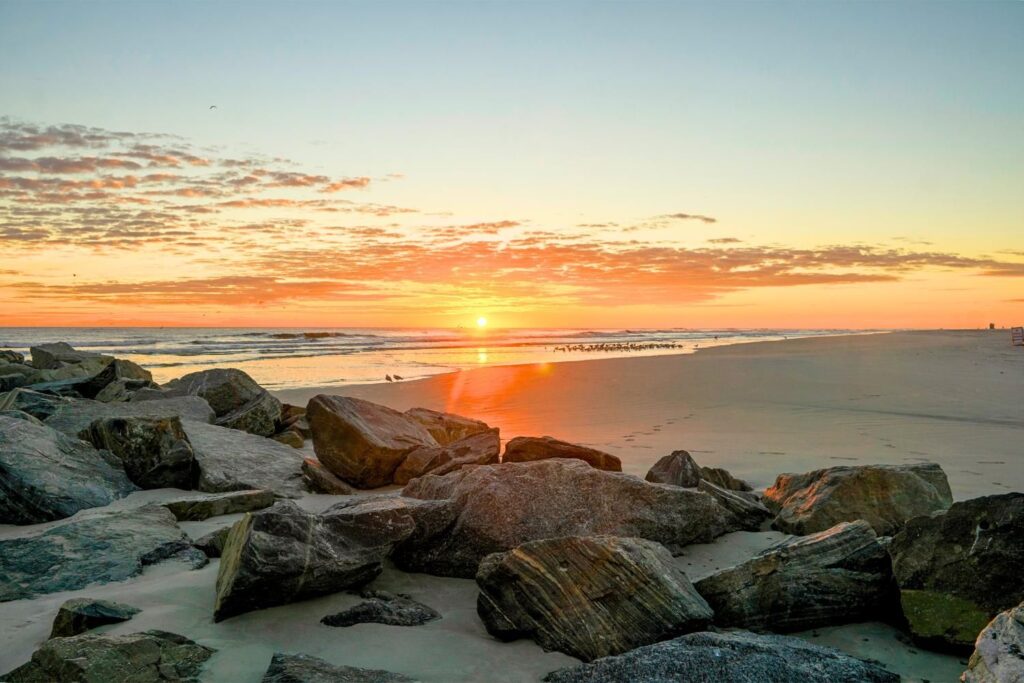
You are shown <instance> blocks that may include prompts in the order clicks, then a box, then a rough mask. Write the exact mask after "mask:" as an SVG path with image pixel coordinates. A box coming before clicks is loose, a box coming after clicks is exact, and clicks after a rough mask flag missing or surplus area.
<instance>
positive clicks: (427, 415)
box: [405, 408, 491, 446]
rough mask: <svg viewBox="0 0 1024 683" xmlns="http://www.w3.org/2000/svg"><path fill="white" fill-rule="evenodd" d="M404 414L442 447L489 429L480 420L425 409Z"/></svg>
mask: <svg viewBox="0 0 1024 683" xmlns="http://www.w3.org/2000/svg"><path fill="white" fill-rule="evenodd" d="M405 414H406V415H407V416H409V417H411V418H412V419H414V420H416V421H417V422H419V423H420V424H421V425H423V426H424V427H426V429H427V431H428V432H430V435H431V436H432V437H434V440H435V441H437V443H438V444H440V445H442V446H445V445H447V444H450V443H452V442H454V441H461V440H462V439H465V438H466V437H467V436H473V435H474V434H479V433H480V432H486V431H488V430H490V429H491V428H490V427H489V426H488V425H487V423H486V422H481V421H480V420H473V419H470V418H468V417H462V416H461V415H455V414H453V413H441V412H438V411H436V410H429V409H427V408H412V409H410V410H407V411H405Z"/></svg>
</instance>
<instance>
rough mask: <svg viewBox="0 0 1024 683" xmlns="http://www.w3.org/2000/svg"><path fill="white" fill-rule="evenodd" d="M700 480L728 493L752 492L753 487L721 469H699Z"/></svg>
mask: <svg viewBox="0 0 1024 683" xmlns="http://www.w3.org/2000/svg"><path fill="white" fill-rule="evenodd" d="M700 478H701V480H703V481H706V482H708V483H711V484H714V485H715V486H718V487H719V488H723V489H726V490H728V491H753V490H754V489H753V487H752V486H751V485H750V484H748V483H747V482H745V481H743V480H742V479H738V478H736V477H734V476H732V474H731V473H730V472H729V470H723V469H722V468H721V467H701V468H700Z"/></svg>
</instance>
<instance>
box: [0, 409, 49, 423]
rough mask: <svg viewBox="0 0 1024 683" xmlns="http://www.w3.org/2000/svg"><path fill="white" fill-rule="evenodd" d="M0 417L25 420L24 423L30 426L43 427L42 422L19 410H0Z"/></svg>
mask: <svg viewBox="0 0 1024 683" xmlns="http://www.w3.org/2000/svg"><path fill="white" fill-rule="evenodd" d="M0 417H10V418H14V419H15V420H25V421H26V422H31V423H32V424H34V425H38V426H40V427H41V426H42V425H43V421H42V420H40V419H38V418H35V417H32V416H31V415H29V414H28V413H25V412H22V411H20V410H0Z"/></svg>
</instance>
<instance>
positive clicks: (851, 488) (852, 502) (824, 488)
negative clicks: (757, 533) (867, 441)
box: [763, 463, 953, 536]
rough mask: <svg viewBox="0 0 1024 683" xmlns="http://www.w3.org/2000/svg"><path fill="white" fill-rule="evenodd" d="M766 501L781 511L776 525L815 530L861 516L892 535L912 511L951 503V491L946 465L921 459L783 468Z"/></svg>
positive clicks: (800, 530) (879, 531)
mask: <svg viewBox="0 0 1024 683" xmlns="http://www.w3.org/2000/svg"><path fill="white" fill-rule="evenodd" d="M763 502H764V504H765V505H766V506H767V507H768V509H769V510H772V511H773V512H776V513H777V515H778V516H777V517H776V518H775V522H774V526H775V527H776V528H777V529H779V530H780V531H784V532H786V533H788V534H813V533H815V532H818V531H824V530H825V529H829V528H831V527H833V526H835V525H836V524H838V523H839V522H852V521H854V520H858V519H863V520H865V521H867V522H868V523H869V524H870V525H871V526H872V527H873V528H874V530H875V533H877V534H878V535H879V536H891V535H893V534H894V533H896V532H897V531H899V529H900V528H901V527H902V526H903V524H904V522H906V521H907V520H908V519H910V518H912V517H917V516H919V515H928V514H931V513H932V512H935V511H937V510H943V509H945V508H948V507H949V505H950V504H951V503H952V502H953V496H952V494H951V493H950V490H949V482H948V481H947V480H946V474H945V473H944V472H943V471H942V468H940V467H939V466H938V465H935V464H932V463H921V464H915V465H858V466H852V467H829V468H827V469H822V470H815V471H813V472H808V473H806V474H780V475H779V476H778V478H777V479H776V480H775V484H774V485H773V486H772V487H771V488H769V489H768V490H767V491H765V493H764V498H763Z"/></svg>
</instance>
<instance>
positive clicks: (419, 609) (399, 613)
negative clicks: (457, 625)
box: [320, 591, 441, 626]
mask: <svg viewBox="0 0 1024 683" xmlns="http://www.w3.org/2000/svg"><path fill="white" fill-rule="evenodd" d="M363 597H364V598H367V599H366V600H365V601H363V602H361V603H359V604H358V605H355V606H354V607H349V608H348V609H346V610H342V611H341V612H338V613H336V614H329V615H327V616H326V617H324V618H323V619H321V620H320V623H321V624H324V625H326V626H355V625H356V624H388V625H389V626H422V625H423V624H425V623H427V622H428V621H434V620H435V619H440V618H441V614H440V613H439V612H438V611H437V610H435V609H433V608H432V607H428V606H427V605H424V604H423V603H422V602H416V601H415V600H413V599H412V598H411V597H410V596H408V595H403V594H398V595H394V594H392V593H387V592H385V591H365V592H364V593H363Z"/></svg>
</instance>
